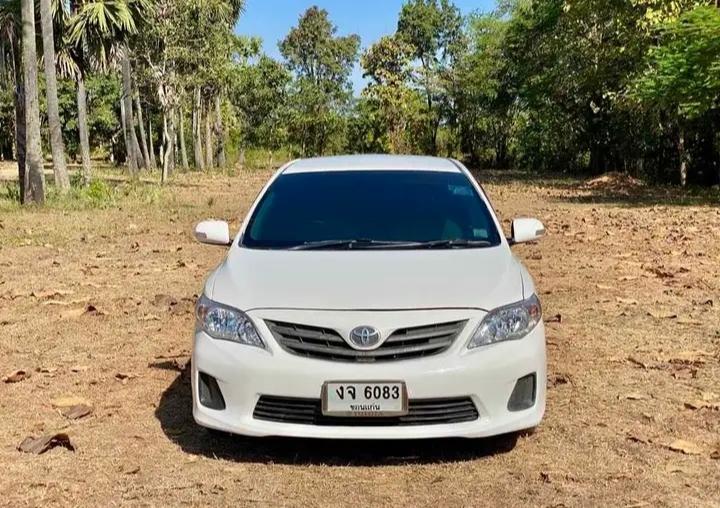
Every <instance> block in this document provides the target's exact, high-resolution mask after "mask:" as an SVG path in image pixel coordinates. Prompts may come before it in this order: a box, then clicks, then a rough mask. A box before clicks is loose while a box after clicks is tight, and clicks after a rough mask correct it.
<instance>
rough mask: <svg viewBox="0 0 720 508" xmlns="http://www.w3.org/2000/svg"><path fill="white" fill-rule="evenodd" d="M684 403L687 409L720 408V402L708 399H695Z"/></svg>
mask: <svg viewBox="0 0 720 508" xmlns="http://www.w3.org/2000/svg"><path fill="white" fill-rule="evenodd" d="M683 405H684V406H685V408H686V409H692V410H699V409H712V410H714V411H718V410H720V402H708V401H706V400H694V401H691V402H684V403H683Z"/></svg>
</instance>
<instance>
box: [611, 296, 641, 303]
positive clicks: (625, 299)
mask: <svg viewBox="0 0 720 508" xmlns="http://www.w3.org/2000/svg"><path fill="white" fill-rule="evenodd" d="M615 300H616V301H617V302H618V303H622V304H624V305H637V304H638V301H637V300H635V299H634V298H623V297H620V296H618V297H616V298H615Z"/></svg>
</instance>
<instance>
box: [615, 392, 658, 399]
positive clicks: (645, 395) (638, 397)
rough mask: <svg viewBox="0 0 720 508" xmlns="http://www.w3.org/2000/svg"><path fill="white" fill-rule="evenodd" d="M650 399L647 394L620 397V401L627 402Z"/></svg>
mask: <svg viewBox="0 0 720 508" xmlns="http://www.w3.org/2000/svg"><path fill="white" fill-rule="evenodd" d="M649 398H650V396H649V395H647V394H645V393H638V392H634V393H627V394H625V395H622V396H618V399H625V400H648V399H649Z"/></svg>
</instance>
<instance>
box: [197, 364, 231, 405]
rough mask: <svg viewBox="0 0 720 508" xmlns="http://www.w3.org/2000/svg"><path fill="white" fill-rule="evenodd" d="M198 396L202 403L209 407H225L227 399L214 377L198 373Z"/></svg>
mask: <svg viewBox="0 0 720 508" xmlns="http://www.w3.org/2000/svg"><path fill="white" fill-rule="evenodd" d="M198 398H199V399H200V404H202V405H203V406H205V407H207V408H209V409H225V399H224V398H223V396H222V392H221V391H220V387H219V386H218V384H217V381H216V380H215V378H214V377H212V376H210V375H208V374H205V373H204V372H199V373H198Z"/></svg>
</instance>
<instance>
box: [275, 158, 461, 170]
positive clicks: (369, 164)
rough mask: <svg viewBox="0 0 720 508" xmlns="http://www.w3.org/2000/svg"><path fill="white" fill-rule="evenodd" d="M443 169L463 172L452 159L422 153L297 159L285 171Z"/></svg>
mask: <svg viewBox="0 0 720 508" xmlns="http://www.w3.org/2000/svg"><path fill="white" fill-rule="evenodd" d="M400 170H406V171H443V172H446V173H460V172H461V170H460V167H459V166H458V165H457V164H456V163H455V162H454V161H453V160H451V159H443V158H440V157H428V156H422V155H337V156H332V157H314V158H310V159H298V160H296V161H294V162H292V163H291V164H290V165H289V166H288V167H287V168H285V170H284V171H283V174H293V173H312V172H325V171H400Z"/></svg>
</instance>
